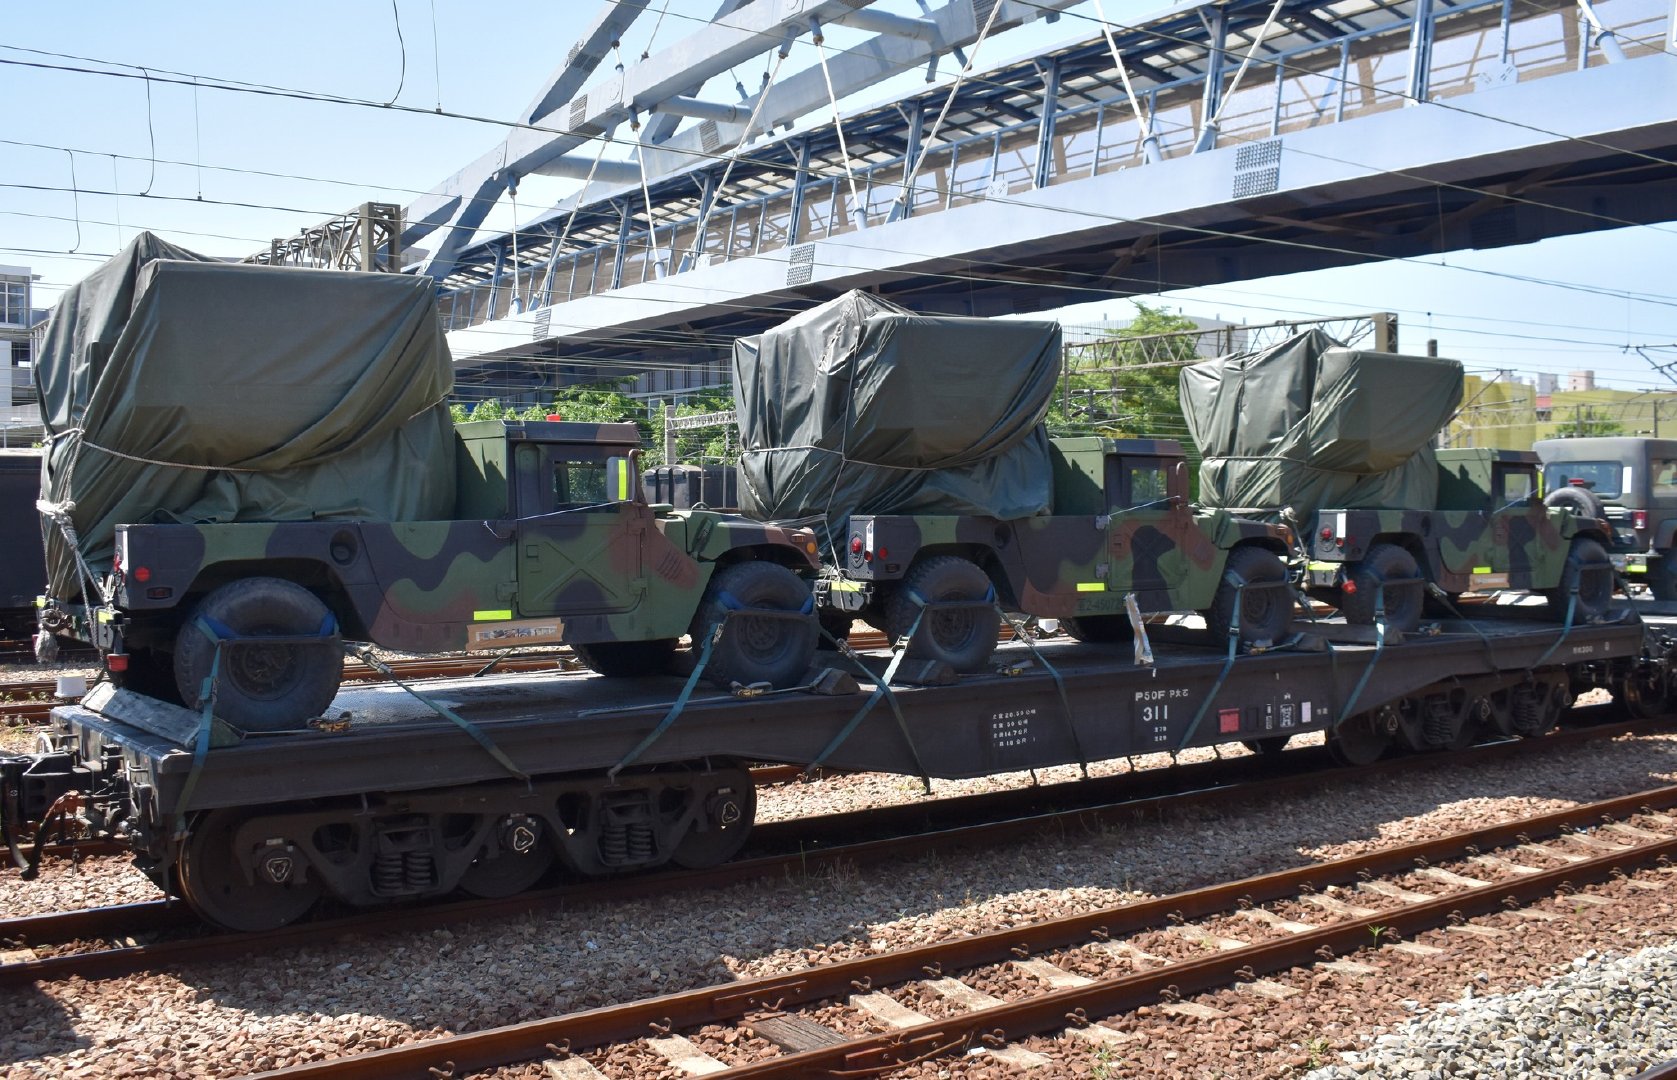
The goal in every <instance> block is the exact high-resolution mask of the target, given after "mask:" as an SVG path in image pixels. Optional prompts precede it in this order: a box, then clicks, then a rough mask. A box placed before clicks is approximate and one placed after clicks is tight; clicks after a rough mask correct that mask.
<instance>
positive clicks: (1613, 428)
mask: <svg viewBox="0 0 1677 1080" xmlns="http://www.w3.org/2000/svg"><path fill="white" fill-rule="evenodd" d="M1562 415H1563V416H1564V415H1565V413H1562ZM1624 430H1625V426H1624V425H1623V424H1621V423H1619V421H1617V420H1609V419H1607V418H1606V417H1598V416H1596V414H1595V409H1593V408H1591V407H1590V406H1588V405H1583V406H1579V407H1577V408H1575V409H1573V410H1572V419H1570V420H1567V421H1564V422H1562V423H1559V424H1556V425H1555V438H1557V439H1583V438H1589V437H1591V436H1596V435H1619V434H1622V433H1623V432H1624Z"/></svg>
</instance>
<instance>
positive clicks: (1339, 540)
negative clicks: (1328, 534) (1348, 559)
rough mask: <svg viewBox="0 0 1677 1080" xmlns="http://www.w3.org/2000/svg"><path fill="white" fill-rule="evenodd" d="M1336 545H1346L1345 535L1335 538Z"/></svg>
mask: <svg viewBox="0 0 1677 1080" xmlns="http://www.w3.org/2000/svg"><path fill="white" fill-rule="evenodd" d="M1334 546H1335V547H1344V546H1345V537H1343V536H1341V537H1340V538H1339V539H1338V540H1335V541H1334Z"/></svg>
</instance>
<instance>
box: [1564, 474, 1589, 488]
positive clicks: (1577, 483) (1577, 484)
mask: <svg viewBox="0 0 1677 1080" xmlns="http://www.w3.org/2000/svg"><path fill="white" fill-rule="evenodd" d="M1567 483H1569V484H1571V485H1572V486H1573V487H1583V486H1584V484H1585V483H1587V481H1584V480H1580V479H1578V477H1576V476H1574V477H1573V478H1572V479H1571V480H1568V481H1567Z"/></svg>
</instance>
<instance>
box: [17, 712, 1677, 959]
mask: <svg viewBox="0 0 1677 1080" xmlns="http://www.w3.org/2000/svg"><path fill="white" fill-rule="evenodd" d="M1664 726H1665V725H1664V723H1663V722H1661V721H1649V720H1643V721H1627V722H1623V723H1618V724H1607V725H1601V726H1598V727H1593V728H1581V729H1576V730H1573V731H1567V732H1560V733H1553V734H1551V735H1549V736H1546V737H1544V738H1542V739H1523V740H1511V741H1504V742H1498V743H1489V744H1485V745H1483V746H1479V747H1474V748H1473V749H1472V750H1470V751H1463V752H1458V753H1457V754H1456V755H1454V756H1453V757H1452V759H1451V760H1452V761H1460V762H1464V763H1465V762H1473V763H1485V762H1490V761H1497V760H1503V759H1506V758H1509V757H1522V756H1525V755H1526V754H1530V753H1537V752H1542V751H1546V750H1549V749H1556V748H1564V747H1570V746H1572V745H1574V744H1580V743H1587V742H1590V741H1594V740H1597V739H1601V738H1616V737H1618V736H1619V735H1621V734H1624V733H1627V732H1629V733H1647V732H1650V731H1654V730H1659V729H1660V728H1662V727H1664ZM1297 756H1298V757H1300V758H1310V759H1312V760H1315V761H1320V759H1321V757H1322V756H1323V755H1320V754H1308V753H1299V754H1298V755H1297ZM1434 763H1435V759H1434V758H1432V757H1431V756H1429V755H1412V756H1409V757H1400V758H1393V759H1390V760H1387V761H1382V762H1379V763H1377V764H1374V765H1367V766H1362V767H1358V768H1334V769H1326V770H1324V769H1321V768H1304V767H1302V766H1301V767H1300V768H1299V769H1298V771H1297V772H1296V773H1294V774H1292V775H1288V776H1284V777H1280V778H1277V777H1276V776H1275V775H1274V772H1273V769H1274V763H1273V762H1265V761H1263V760H1262V759H1253V758H1244V757H1243V758H1229V759H1221V760H1214V761H1208V762H1203V763H1200V764H1196V765H1185V766H1178V767H1175V768H1161V769H1156V770H1148V773H1149V774H1153V775H1148V774H1124V775H1120V776H1116V777H1110V778H1104V779H1102V780H1096V781H1084V780H1074V781H1068V782H1066V783H1064V784H1057V785H1052V786H1051V787H1048V788H1034V789H1033V788H1023V789H1018V790H1016V791H1007V792H989V793H983V794H979V795H971V796H961V797H958V798H955V799H946V800H939V801H938V802H939V803H940V804H941V805H938V806H937V807H936V808H937V809H938V810H939V811H940V812H941V813H943V814H950V813H953V815H954V816H962V814H963V813H965V814H970V813H973V812H982V810H980V809H979V808H987V809H988V810H989V811H990V812H991V813H1002V812H1007V811H1009V810H1010V809H1011V810H1017V809H1018V808H1019V803H1021V802H1023V801H1029V800H1044V799H1051V798H1052V797H1054V796H1056V795H1065V796H1069V795H1072V794H1075V793H1076V792H1077V790H1078V789H1080V788H1082V787H1084V786H1085V785H1091V784H1093V785H1097V786H1110V785H1115V784H1117V783H1119V782H1122V781H1129V782H1131V783H1132V784H1133V783H1136V782H1137V780H1138V775H1139V776H1140V777H1144V778H1145V779H1144V780H1143V781H1142V782H1143V783H1146V784H1149V785H1156V786H1150V787H1148V788H1145V789H1144V792H1143V793H1138V794H1135V795H1133V796H1132V797H1129V798H1124V799H1121V800H1119V801H1115V802H1110V803H1103V804H1096V805H1079V806H1075V807H1072V808H1070V809H1063V810H1050V811H1045V812H1038V813H1028V814H1024V815H1023V816H1015V817H1008V818H1004V819H1001V820H990V821H985V822H982V823H980V824H976V825H962V826H955V827H950V828H943V829H936V830H933V831H919V832H910V833H907V834H904V835H894V836H889V837H886V838H883V839H874V840H869V841H864V842H860V843H842V842H835V843H834V844H833V846H831V847H816V848H813V849H812V848H810V847H809V846H808V843H809V838H810V836H811V833H812V831H813V832H817V833H824V834H826V835H829V836H833V837H842V836H845V835H853V834H854V832H855V831H857V830H861V829H863V828H873V829H878V828H880V827H882V826H884V827H897V828H913V827H914V826H915V825H916V823H917V819H919V818H922V817H924V816H925V815H926V814H927V813H928V811H930V810H931V809H933V807H931V806H928V805H926V804H908V805H904V806H896V807H886V808H880V809H875V810H862V811H849V812H844V813H839V814H830V815H823V816H821V817H817V818H802V819H799V818H794V819H790V820H787V821H781V822H774V823H771V824H767V825H762V826H759V827H758V828H757V830H756V834H757V835H756V836H755V837H754V839H753V841H752V843H753V846H755V847H759V848H761V847H773V846H775V845H780V846H783V847H785V848H786V849H787V850H786V852H785V853H783V854H774V855H764V856H758V857H755V858H747V859H740V860H735V861H733V862H730V863H724V864H723V865H721V866H717V867H711V868H709V869H706V870H697V871H677V872H671V871H664V872H655V873H650V874H643V875H637V876H634V877H626V878H622V879H603V880H592V881H587V882H583V883H579V884H572V885H565V886H560V887H556V888H550V889H542V890H538V891H532V892H525V893H520V894H518V895H516V896H511V897H505V898H500V899H493V900H459V901H446V902H442V903H435V904H430V905H426V906H422V907H416V908H405V909H394V910H377V911H374V912H370V913H364V914H356V915H351V916H345V917H341V918H334V919H326V920H319V921H315V922H305V923H298V924H296V925H293V926H287V927H282V928H280V929H278V930H271V931H264V932H260V933H246V934H212V935H209V936H205V937H198V938H190V939H184V940H170V941H164V942H158V943H155V944H142V945H128V946H123V947H120V948H115V949H105V950H99V951H95V952H80V953H66V954H62V955H57V956H49V957H41V958H37V959H33V960H24V961H16V962H13V963H8V964H0V988H4V987H7V986H16V985H24V984H27V983H30V982H34V981H37V980H49V981H50V980H57V979H64V978H68V977H71V976H77V977H80V978H110V977H113V976H118V975H125V974H129V973H131V972H134V971H137V970H140V969H142V968H146V967H154V966H163V965H178V964H189V963H194V962H197V961H201V960H221V959H225V958H227V957H228V956H234V955H246V954H251V953H256V952H266V951H269V950H272V949H279V948H284V947H287V946H291V945H300V944H309V943H312V942H315V941H317V940H325V939H329V938H331V937H333V936H335V935H338V934H341V933H344V932H348V931H355V932H361V933H365V932H368V931H369V929H372V930H376V931H377V932H380V933H385V932H397V931H412V930H422V929H429V928H432V927H435V926H446V925H449V924H452V923H458V922H463V921H466V920H469V919H482V918H504V917H509V916H516V915H524V914H529V913H531V912H535V911H541V910H545V909H548V908H551V907H553V906H554V905H556V904H560V903H563V904H568V905H572V906H575V905H578V904H586V903H603V902H610V901H620V900H630V899H640V898H644V897H648V896H664V895H668V894H669V893H670V892H671V890H672V889H681V890H687V889H702V888H719V887H722V886H725V885H731V884H736V883H740V882H744V881H754V880H762V879H765V878H774V877H779V876H782V875H784V874H787V873H807V872H809V871H811V870H814V869H820V868H823V867H826V866H831V865H837V864H841V863H849V864H855V863H871V862H878V861H882V860H884V859H888V858H894V857H899V856H905V855H914V854H919V853H923V852H927V851H948V850H951V849H955V848H961V847H967V846H973V845H978V844H994V843H996V842H997V841H1001V840H1008V839H1013V838H1016V837H1021V836H1030V835H1034V834H1036V833H1037V832H1039V831H1041V830H1042V829H1044V828H1048V827H1050V826H1052V825H1053V824H1055V823H1063V822H1068V821H1078V822H1084V823H1105V824H1111V823H1121V822H1123V821H1127V820H1130V819H1131V818H1132V817H1133V816H1134V815H1135V814H1136V813H1137V812H1142V813H1147V812H1153V813H1162V812H1163V811H1165V810H1167V809H1171V808H1175V809H1187V808H1202V807H1211V806H1217V805H1224V804H1229V803H1238V802H1240V801H1242V800H1247V799H1251V798H1254V797H1263V796H1276V795H1288V794H1296V793H1300V792H1306V791H1310V790H1314V789H1316V788H1318V787H1319V786H1320V785H1321V784H1322V783H1323V781H1332V780H1334V779H1345V778H1349V777H1352V776H1355V777H1357V778H1359V779H1367V778H1371V777H1376V776H1386V775H1401V774H1403V773H1406V772H1410V771H1413V770H1417V769H1424V768H1427V767H1430V766H1431V765H1433V764H1434ZM1161 789H1163V790H1161ZM882 819H883V820H882ZM812 823H813V824H814V825H815V826H816V828H815V829H813V830H812ZM196 925H200V924H198V922H197V918H196V916H195V915H194V914H193V913H192V911H191V909H190V908H188V907H187V906H186V905H184V904H182V903H181V902H180V901H178V900H171V899H162V900H153V901H144V902H140V903H135V904H125V905H120V906H118V907H114V908H90V909H87V910H86V911H71V912H54V913H50V914H46V915H37V916H28V917H24V918H19V919H8V920H0V941H10V942H14V943H16V944H18V945H25V946H27V945H47V944H55V943H61V942H65V941H71V940H77V939H94V938H121V937H127V936H130V935H132V934H133V933H135V932H136V931H157V930H176V929H185V928H188V927H193V926H196Z"/></svg>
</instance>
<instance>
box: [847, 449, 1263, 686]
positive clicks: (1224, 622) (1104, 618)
mask: <svg viewBox="0 0 1677 1080" xmlns="http://www.w3.org/2000/svg"><path fill="white" fill-rule="evenodd" d="M1050 445H1051V451H1050V455H1051V458H1052V461H1053V469H1054V479H1053V513H1052V514H1050V515H1042V516H1038V517H1029V518H1021V519H1017V520H1001V519H998V518H991V517H972V516H960V515H952V514H855V515H852V516H851V518H850V523H849V528H848V532H847V536H846V538H845V539H843V540H842V543H843V545H844V550H843V551H841V552H839V553H838V557H839V558H840V559H841V560H842V564H841V565H839V566H837V567H831V568H829V569H828V571H827V573H826V576H825V577H824V578H823V580H821V581H819V582H817V583H816V595H817V599H818V602H819V603H820V604H821V605H822V618H823V623H824V624H825V625H827V626H828V628H829V629H830V630H832V631H835V632H842V631H844V630H846V629H848V624H849V620H850V618H851V617H853V616H855V615H857V614H860V615H862V616H863V617H864V618H866V619H867V621H868V622H869V623H872V624H874V625H876V626H879V627H881V628H882V629H884V630H886V631H887V633H889V634H890V635H891V636H892V637H902V636H904V635H909V634H910V631H911V630H913V631H915V632H914V633H913V634H912V636H911V637H910V641H909V645H908V653H909V655H911V656H917V657H922V658H927V659H934V660H941V661H944V662H946V663H948V664H950V665H951V666H953V667H954V668H955V669H956V670H957V671H972V670H975V669H977V668H980V667H982V666H983V665H984V664H985V662H986V661H987V660H988V659H989V657H990V654H991V652H992V651H993V650H994V648H995V645H996V631H997V629H998V625H999V616H998V614H997V610H996V609H997V606H998V605H999V606H1000V607H1001V608H1003V609H1006V610H1009V611H1019V612H1023V613H1025V614H1027V615H1035V616H1041V617H1046V618H1054V619H1058V620H1059V621H1060V624H1061V625H1062V626H1063V627H1064V628H1065V629H1066V631H1067V632H1068V633H1070V634H1071V635H1072V636H1073V637H1076V638H1078V639H1080V640H1086V641H1111V640H1117V639H1121V638H1126V637H1128V636H1129V634H1130V632H1131V626H1130V622H1129V619H1128V617H1127V616H1126V614H1125V597H1126V596H1127V595H1130V594H1133V595H1134V596H1135V599H1136V602H1137V604H1138V606H1139V608H1140V610H1141V611H1142V612H1143V613H1151V612H1165V611H1199V612H1202V613H1203V614H1204V615H1205V618H1206V622H1207V626H1208V629H1209V630H1210V631H1211V633H1213V634H1215V635H1218V636H1219V637H1220V636H1221V635H1222V634H1223V633H1225V632H1226V631H1227V630H1228V628H1229V627H1230V625H1231V623H1233V624H1235V628H1236V632H1237V633H1238V635H1239V637H1240V640H1241V641H1242V643H1244V644H1247V645H1260V644H1266V643H1274V642H1276V641H1278V640H1280V639H1281V637H1282V636H1283V635H1284V634H1285V633H1286V630H1287V627H1288V626H1289V624H1290V623H1291V621H1292V613H1293V600H1292V595H1291V592H1290V591H1289V587H1288V581H1287V568H1286V564H1285V562H1284V561H1283V560H1284V558H1285V557H1286V555H1287V553H1288V551H1289V550H1290V548H1291V547H1292V533H1291V531H1290V530H1289V529H1287V528H1286V527H1285V526H1281V525H1273V524H1267V523H1264V522H1258V521H1250V520H1244V519H1242V518H1239V517H1237V516H1235V515H1233V514H1229V513H1227V512H1224V511H1221V510H1215V511H1197V510H1195V509H1194V508H1193V507H1191V506H1190V505H1189V503H1188V486H1187V466H1186V462H1185V460H1184V458H1183V455H1182V447H1181V444H1180V443H1178V442H1176V441H1175V440H1173V439H1120V440H1113V439H1100V438H1075V439H1053V440H1051V442H1050ZM927 605H929V606H927ZM922 609H924V614H922ZM917 623H924V625H920V626H917Z"/></svg>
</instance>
